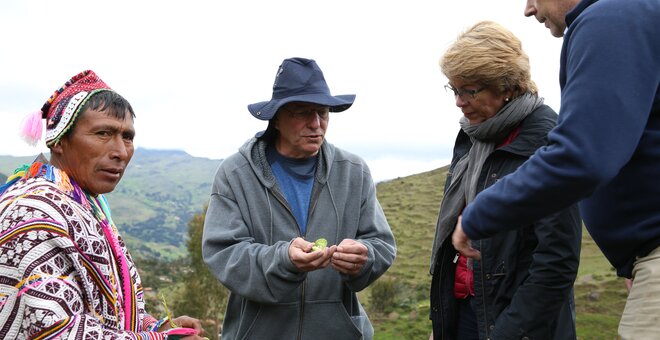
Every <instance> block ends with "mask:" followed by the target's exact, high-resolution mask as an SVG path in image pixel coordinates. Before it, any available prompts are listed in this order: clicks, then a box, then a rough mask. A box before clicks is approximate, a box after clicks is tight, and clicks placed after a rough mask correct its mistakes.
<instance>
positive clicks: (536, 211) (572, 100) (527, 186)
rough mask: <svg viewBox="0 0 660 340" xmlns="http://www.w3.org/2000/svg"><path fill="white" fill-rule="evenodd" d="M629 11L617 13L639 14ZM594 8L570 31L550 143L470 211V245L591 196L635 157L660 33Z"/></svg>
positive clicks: (653, 85) (466, 217)
mask: <svg viewBox="0 0 660 340" xmlns="http://www.w3.org/2000/svg"><path fill="white" fill-rule="evenodd" d="M610 3H611V2H610ZM592 6H595V5H592ZM626 6H627V5H623V6H619V7H623V10H624V11H628V10H629V11H635V12H634V13H637V11H638V9H637V10H635V9H634V8H630V9H626ZM628 7H634V6H628ZM591 9H592V8H588V9H587V10H585V11H584V12H583V13H582V14H581V15H580V16H578V18H577V19H576V20H575V21H574V22H572V23H571V24H570V26H569V30H568V31H567V33H566V37H565V41H564V47H563V51H562V58H563V62H565V64H562V67H563V69H562V72H563V78H562V83H563V86H562V93H561V98H562V100H561V110H560V113H559V120H558V124H557V127H556V128H555V129H553V130H552V131H551V132H550V134H549V144H548V145H547V146H545V147H543V148H541V149H539V150H538V151H537V152H536V154H535V155H534V156H533V157H532V158H530V160H528V161H527V162H526V163H525V164H523V165H522V166H521V167H520V168H519V169H518V170H517V171H516V172H514V173H513V174H511V175H509V176H507V177H505V178H503V179H502V180H501V181H499V182H498V183H497V184H495V185H493V186H491V187H490V188H488V189H487V190H485V191H483V192H482V193H481V194H479V196H477V198H476V200H475V201H474V202H473V203H472V204H470V205H469V206H468V207H467V208H466V209H465V211H464V213H463V221H462V223H463V229H464V231H465V233H466V234H467V235H468V237H470V238H471V239H481V238H485V237H488V236H491V235H493V234H495V233H497V232H499V231H502V230H506V229H515V228H518V227H521V226H524V225H528V224H530V223H532V222H533V221H535V220H538V219H539V218H542V217H544V216H547V215H548V214H550V213H552V212H555V211H558V210H560V209H562V208H566V207H568V206H569V205H571V204H573V203H575V202H577V201H579V200H581V199H583V198H585V197H588V196H589V195H591V193H593V192H594V190H596V188H598V187H599V186H601V185H604V184H606V183H608V182H610V181H611V180H612V179H613V178H614V177H615V176H616V175H617V173H619V171H620V170H621V168H622V167H623V166H624V165H626V163H628V162H629V161H630V159H631V158H632V157H633V154H634V152H635V150H636V148H637V146H638V144H639V142H640V139H641V138H642V136H643V133H644V128H645V126H646V124H647V121H648V118H649V114H650V112H651V109H652V105H653V102H654V98H655V96H656V91H657V88H658V77H659V72H658V69H660V60H659V59H660V58H658V57H657V53H658V51H657V49H658V47H657V46H655V45H656V44H654V43H653V41H655V40H654V39H655V38H652V36H653V35H657V31H655V32H649V31H648V30H649V29H650V27H653V26H649V25H646V24H635V20H642V19H638V18H635V17H633V16H631V15H632V14H634V13H619V12H621V11H620V10H619V11H614V10H607V8H605V10H601V11H598V12H596V11H589V10H591ZM594 13H596V14H594ZM645 20H650V19H645ZM564 77H565V78H564ZM564 79H565V83H564Z"/></svg>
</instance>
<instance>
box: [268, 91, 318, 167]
mask: <svg viewBox="0 0 660 340" xmlns="http://www.w3.org/2000/svg"><path fill="white" fill-rule="evenodd" d="M274 119H275V129H277V131H278V132H279V133H278V135H277V139H276V140H275V147H276V148H277V151H278V152H279V153H280V154H282V155H284V156H286V157H291V158H308V157H312V156H315V155H316V154H317V153H318V152H319V150H320V149H321V145H322V144H323V141H324V138H325V130H326V129H327V128H328V120H329V119H330V114H329V108H328V107H327V106H320V105H316V104H312V103H303V102H293V103H288V104H286V105H284V106H282V107H281V108H280V109H279V110H278V111H277V115H276V116H275V118H274Z"/></svg>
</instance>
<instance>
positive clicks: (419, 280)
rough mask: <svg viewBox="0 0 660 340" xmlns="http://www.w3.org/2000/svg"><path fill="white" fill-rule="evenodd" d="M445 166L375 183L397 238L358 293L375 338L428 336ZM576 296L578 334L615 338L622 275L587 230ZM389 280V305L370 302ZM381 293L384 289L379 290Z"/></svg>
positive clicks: (621, 299)
mask: <svg viewBox="0 0 660 340" xmlns="http://www.w3.org/2000/svg"><path fill="white" fill-rule="evenodd" d="M446 174H447V167H444V168H440V169H437V170H433V171H430V172H425V173H421V174H417V175H413V176H409V177H404V178H397V179H395V180H391V181H387V182H383V183H380V184H378V186H377V190H378V199H379V201H380V203H381V205H382V206H383V209H384V211H385V214H386V216H387V219H388V221H389V222H390V225H391V227H392V230H393V232H394V235H395V237H396V240H397V247H398V255H397V258H396V260H395V262H394V264H393V266H392V268H391V269H390V270H389V271H388V272H387V273H386V274H385V275H384V277H383V278H381V279H379V280H378V281H377V282H376V284H374V285H372V286H371V287H369V288H367V289H366V290H365V291H364V292H362V293H361V294H360V299H361V300H362V301H365V302H366V305H367V309H368V310H369V311H370V315H371V317H372V319H374V323H375V328H376V337H375V338H376V339H428V335H429V333H430V330H431V323H430V321H429V320H428V314H429V302H428V295H429V287H430V284H431V282H430V281H431V278H430V275H429V274H428V268H429V263H430V254H431V247H432V243H433V237H434V232H435V224H436V219H437V214H438V211H439V207H440V202H441V200H442V196H443V193H442V188H443V186H444V181H445V177H446ZM582 244H583V246H582V254H581V262H580V269H579V273H578V279H577V284H576V286H575V299H576V309H577V327H578V337H579V338H580V339H615V338H616V337H617V333H616V329H617V325H618V322H619V318H620V315H621V312H622V310H623V306H624V304H625V298H626V292H625V288H624V283H623V280H622V279H619V278H616V275H615V272H614V270H613V268H612V267H611V266H610V265H609V263H608V262H607V261H606V260H605V258H604V256H603V255H602V253H601V252H600V250H599V249H598V248H597V247H596V245H595V244H594V242H593V240H592V239H591V237H590V236H589V234H588V233H587V232H586V230H585V231H584V233H583V242H582ZM388 284H389V285H393V286H394V287H393V291H394V292H395V297H394V300H393V301H394V303H393V304H392V306H391V307H390V308H385V309H384V310H377V308H374V306H375V304H374V301H372V300H373V296H374V295H375V294H374V290H377V291H378V292H381V291H382V290H383V286H386V285H388ZM378 296H379V297H380V296H382V295H378Z"/></svg>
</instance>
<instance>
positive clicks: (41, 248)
mask: <svg viewBox="0 0 660 340" xmlns="http://www.w3.org/2000/svg"><path fill="white" fill-rule="evenodd" d="M23 173H24V175H23V177H22V178H21V179H19V180H18V181H16V182H15V183H14V184H13V185H11V186H10V187H9V188H7V190H6V191H5V192H4V193H2V194H1V195H0V339H52V338H65V339H88V338H90V339H101V338H103V339H162V338H163V337H164V335H163V334H160V333H155V332H148V330H149V329H150V327H151V326H152V325H153V324H155V323H156V322H157V321H156V319H155V318H153V317H151V316H150V315H148V314H147V313H146V311H145V306H144V296H143V291H142V284H141V281H140V277H139V275H138V272H137V269H136V267H135V265H134V263H133V260H132V259H131V256H130V255H129V253H128V251H127V249H126V246H125V244H124V242H123V240H122V238H121V237H120V236H119V235H118V233H117V231H116V229H115V228H114V225H113V224H112V222H111V221H110V220H109V219H108V218H106V217H105V216H106V215H108V216H109V210H108V209H107V204H106V203H105V200H104V198H103V197H102V195H99V196H98V197H94V198H92V197H89V196H88V195H86V194H85V193H84V191H82V190H81V189H80V187H79V186H78V185H77V184H76V183H75V182H74V181H73V180H71V179H69V177H68V176H67V175H66V173H64V172H63V171H60V170H58V169H57V168H54V167H53V166H50V165H48V164H42V163H34V164H33V165H32V166H30V167H29V168H27V170H24V171H23ZM103 206H105V207H103ZM103 210H106V212H105V213H104V212H103Z"/></svg>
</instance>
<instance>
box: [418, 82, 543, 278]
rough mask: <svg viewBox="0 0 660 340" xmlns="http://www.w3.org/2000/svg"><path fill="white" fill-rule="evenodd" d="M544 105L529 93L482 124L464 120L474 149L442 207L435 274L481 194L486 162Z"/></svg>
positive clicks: (461, 163)
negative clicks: (441, 252)
mask: <svg viewBox="0 0 660 340" xmlns="http://www.w3.org/2000/svg"><path fill="white" fill-rule="evenodd" d="M542 104H543V98H539V97H538V96H537V95H534V94H531V93H525V94H523V95H521V96H520V97H518V98H516V99H514V100H512V101H511V102H510V103H508V104H507V105H505V106H504V107H503V108H501V109H500V111H499V112H497V114H495V116H493V117H491V118H489V119H487V120H485V121H484V122H482V123H479V124H474V125H470V123H469V122H468V120H467V118H465V117H461V120H460V122H459V123H460V125H461V129H463V131H464V132H465V133H466V134H467V135H468V136H470V140H471V141H472V147H471V148H470V151H469V152H468V153H467V154H465V155H464V156H463V157H462V158H461V159H460V160H459V161H458V162H457V163H456V165H455V166H454V169H453V171H452V174H451V183H450V185H449V188H447V190H446V192H445V196H444V198H443V199H442V204H441V205H440V215H439V217H438V224H437V227H436V235H435V239H434V241H433V243H434V244H433V255H432V256H433V257H432V258H431V272H433V266H434V264H435V257H436V254H435V253H436V252H437V250H438V248H439V247H440V246H441V245H442V242H444V240H445V238H446V237H447V236H449V235H450V234H451V233H452V232H453V230H454V228H455V227H456V222H457V220H458V216H459V215H460V214H461V213H462V212H463V209H464V208H465V206H466V205H467V204H469V203H470V202H472V201H473V200H474V198H475V196H476V194H477V181H478V180H479V175H480V173H481V169H482V167H483V165H484V162H485V161H486V158H488V156H489V155H490V154H491V153H492V152H493V150H495V146H496V141H501V140H502V139H503V138H505V137H506V136H508V134H509V133H511V131H512V130H513V129H514V128H515V127H516V126H518V125H519V124H520V122H521V121H522V120H523V119H525V117H527V115H528V114H530V113H531V112H532V111H534V110H535V109H536V108H537V107H539V106H541V105H542Z"/></svg>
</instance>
